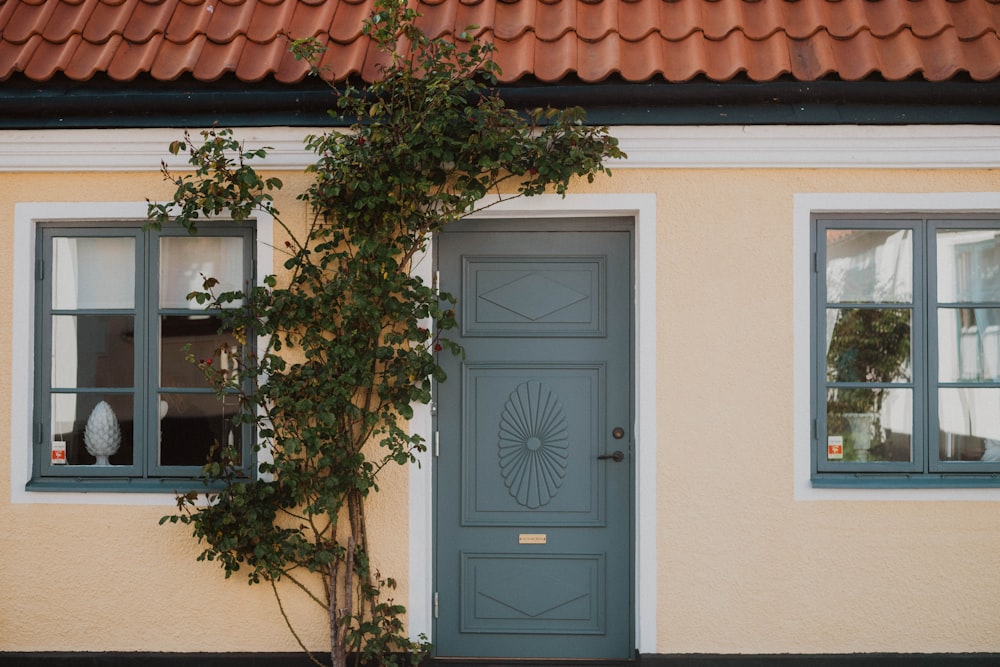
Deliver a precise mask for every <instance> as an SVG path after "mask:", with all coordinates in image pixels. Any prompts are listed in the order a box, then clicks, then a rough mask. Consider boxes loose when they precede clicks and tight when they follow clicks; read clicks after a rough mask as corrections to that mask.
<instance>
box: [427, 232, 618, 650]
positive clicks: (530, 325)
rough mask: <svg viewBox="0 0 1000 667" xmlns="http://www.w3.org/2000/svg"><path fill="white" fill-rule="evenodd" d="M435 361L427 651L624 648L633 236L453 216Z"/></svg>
mask: <svg viewBox="0 0 1000 667" xmlns="http://www.w3.org/2000/svg"><path fill="white" fill-rule="evenodd" d="M437 252H438V255H437V257H438V269H439V275H440V281H441V288H442V289H443V290H444V291H446V292H450V293H452V294H453V295H455V296H456V297H458V303H457V306H456V312H457V316H458V321H459V330H458V332H452V333H451V337H452V338H453V339H455V340H457V341H458V342H459V343H461V344H462V345H463V347H464V348H465V358H464V359H457V358H449V359H443V362H444V363H445V364H446V368H447V372H448V379H447V381H445V382H444V383H442V384H441V385H440V386H438V388H437V395H436V410H437V424H436V428H437V445H436V449H437V456H436V457H435V458H434V461H435V495H436V498H435V503H436V504H435V540H436V541H435V582H434V583H435V591H436V596H435V618H436V621H435V633H434V644H435V654H436V655H437V656H439V657H484V658H604V659H609V658H628V657H630V656H632V655H633V654H634V648H635V646H634V640H633V634H634V633H633V630H632V628H633V619H632V608H633V604H632V599H633V592H632V591H633V584H632V581H633V577H632V562H633V558H632V543H633V539H632V509H631V505H632V498H633V493H632V478H633V475H632V464H631V462H632V456H631V442H632V424H633V419H632V413H633V410H632V386H633V383H632V352H631V345H632V338H633V337H632V287H631V285H632V259H631V257H632V236H631V226H630V224H629V222H628V221H625V220H606V221H600V222H595V221H585V222H575V223H574V222H572V221H505V222H499V221H498V222H489V223H486V222H475V223H463V224H456V225H453V226H452V227H451V228H449V229H448V230H447V231H446V232H445V233H443V234H442V235H441V236H440V238H439V240H438V244H437Z"/></svg>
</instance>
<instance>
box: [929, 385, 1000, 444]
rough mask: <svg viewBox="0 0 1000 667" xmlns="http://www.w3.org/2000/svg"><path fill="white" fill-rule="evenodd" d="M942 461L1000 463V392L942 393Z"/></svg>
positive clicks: (961, 390)
mask: <svg viewBox="0 0 1000 667" xmlns="http://www.w3.org/2000/svg"><path fill="white" fill-rule="evenodd" d="M938 419H939V424H938V426H939V439H938V444H939V447H940V457H941V460H942V461H988V462H997V461H1000V389H986V388H983V389H970V388H959V387H948V388H942V389H941V390H940V391H939V392H938Z"/></svg>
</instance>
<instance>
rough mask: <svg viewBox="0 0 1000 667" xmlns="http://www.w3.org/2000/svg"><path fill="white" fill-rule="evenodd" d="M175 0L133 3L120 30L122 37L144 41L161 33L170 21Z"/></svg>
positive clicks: (133, 40) (144, 0)
mask: <svg viewBox="0 0 1000 667" xmlns="http://www.w3.org/2000/svg"><path fill="white" fill-rule="evenodd" d="M178 4H183V3H178V1H177V0H161V1H160V2H151V1H150V0H143V1H142V2H137V3H135V9H134V10H133V12H132V15H131V16H129V18H128V23H126V24H125V26H124V28H123V29H122V31H121V35H122V37H124V38H125V39H126V40H128V41H130V42H139V43H146V42H148V41H149V40H151V39H152V38H153V36H154V35H159V34H163V31H164V27H165V26H166V25H168V24H169V23H170V17H171V15H172V14H173V13H174V8H175V7H176V6H177V5H178Z"/></svg>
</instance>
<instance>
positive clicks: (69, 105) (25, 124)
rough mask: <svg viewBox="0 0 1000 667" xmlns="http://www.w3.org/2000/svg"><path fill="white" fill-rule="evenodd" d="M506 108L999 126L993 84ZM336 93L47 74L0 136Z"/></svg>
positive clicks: (279, 106)
mask: <svg viewBox="0 0 1000 667" xmlns="http://www.w3.org/2000/svg"><path fill="white" fill-rule="evenodd" d="M499 92H500V94H501V95H502V96H503V97H504V99H505V100H506V102H507V103H508V105H509V106H511V107H513V108H517V109H530V108H535V107H539V106H554V107H567V106H581V107H583V108H585V109H586V110H587V118H588V122H590V123H593V124H599V125H752V124H759V125H818V124H872V125H881V124H884V125H901V124H961V123H971V124H998V123H1000V80H996V81H988V82H977V81H972V80H971V79H962V78H956V79H953V80H949V81H946V82H927V81H924V80H921V79H914V80H907V81H898V82H893V81H883V80H875V79H872V80H864V81H840V80H822V81H815V82H801V81H794V80H790V79H781V80H776V81H770V82H763V83H762V82H753V81H748V80H745V79H733V80H730V81H726V82H714V81H708V80H692V81H688V82H684V83H670V82H665V81H650V82H645V83H631V82H625V81H621V80H615V79H609V80H607V81H604V82H601V83H596V84H595V83H583V82H579V81H574V80H571V79H567V80H564V81H561V82H559V83H555V84H548V83H542V82H538V81H521V82H518V83H517V84H515V85H504V86H501V87H500V88H499ZM337 94H338V91H337V90H336V89H332V88H331V87H330V86H328V85H326V84H325V83H323V82H322V81H318V80H316V79H314V78H310V79H306V80H305V81H303V82H301V83H298V84H294V85H285V84H280V83H278V82H275V81H273V80H264V81H260V82H253V83H246V82H241V81H237V80H236V79H234V78H229V79H221V80H219V81H215V82H210V83H205V82H199V81H195V80H194V79H178V80H176V81H169V82H162V81H154V80H152V79H148V78H146V79H136V80H133V81H128V82H116V81H112V80H110V79H108V78H103V79H102V78H100V77H97V78H94V79H91V80H89V81H86V82H74V81H70V80H69V79H60V78H54V79H52V80H49V81H46V82H33V81H30V80H28V79H25V78H20V79H19V78H18V77H11V78H9V79H7V80H6V81H3V82H0V129H52V128H145V127H207V126H211V125H213V124H218V125H221V126H227V127H266V126H329V127H336V126H345V125H349V124H350V122H351V119H344V118H337V117H335V116H332V115H331V114H330V113H329V112H328V110H329V109H331V108H335V107H336V96H337Z"/></svg>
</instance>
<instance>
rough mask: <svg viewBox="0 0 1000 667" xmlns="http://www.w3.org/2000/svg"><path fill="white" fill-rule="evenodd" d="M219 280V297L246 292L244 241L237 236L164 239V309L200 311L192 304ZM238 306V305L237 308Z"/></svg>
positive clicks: (161, 254) (162, 274)
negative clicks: (193, 294)
mask: <svg viewBox="0 0 1000 667" xmlns="http://www.w3.org/2000/svg"><path fill="white" fill-rule="evenodd" d="M205 278H215V279H216V280H218V281H219V284H218V285H217V286H215V287H214V288H213V291H214V292H215V293H216V294H218V293H221V292H230V291H235V290H242V289H243V288H244V285H243V239H242V238H240V237H236V236H200V235H199V236H167V237H163V238H161V239H160V307H161V308H200V306H198V304H197V303H195V302H193V301H188V299H187V295H188V294H190V293H191V292H200V291H203V286H204V282H205ZM234 305H235V304H234Z"/></svg>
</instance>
